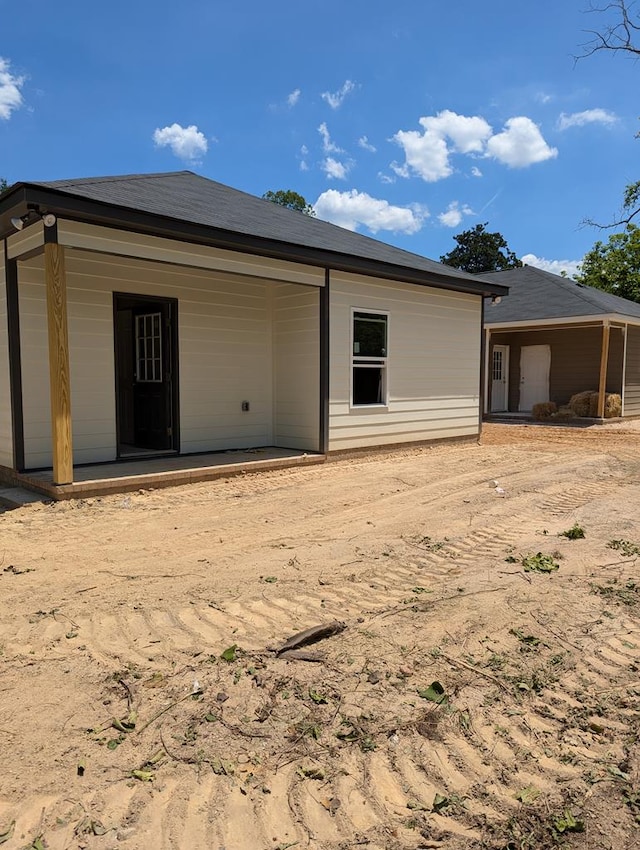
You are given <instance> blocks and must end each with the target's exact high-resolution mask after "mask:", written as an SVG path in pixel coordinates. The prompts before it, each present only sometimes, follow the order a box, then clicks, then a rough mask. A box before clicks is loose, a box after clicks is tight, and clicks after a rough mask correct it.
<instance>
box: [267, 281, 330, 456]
mask: <svg viewBox="0 0 640 850" xmlns="http://www.w3.org/2000/svg"><path fill="white" fill-rule="evenodd" d="M319 334H320V329H319V300H318V290H317V289H311V288H310V287H301V286H294V285H293V284H281V285H279V286H276V287H275V292H274V295H273V348H274V442H275V444H276V445H278V446H283V447H286V448H292V449H303V450H306V451H318V448H319V439H320V435H319V421H320V420H319V411H320V347H319Z"/></svg>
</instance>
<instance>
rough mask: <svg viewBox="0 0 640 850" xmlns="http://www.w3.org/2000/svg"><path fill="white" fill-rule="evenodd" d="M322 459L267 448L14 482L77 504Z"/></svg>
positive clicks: (28, 476)
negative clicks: (66, 480)
mask: <svg viewBox="0 0 640 850" xmlns="http://www.w3.org/2000/svg"><path fill="white" fill-rule="evenodd" d="M325 460H326V457H325V455H322V454H314V453H307V452H300V451H299V450H296V449H281V448H276V447H274V446H267V447H265V448H259V449H244V450H237V451H224V452H212V453H210V454H202V455H178V456H175V457H162V458H159V457H149V458H136V459H135V460H124V461H117V462H114V463H99V464H93V465H88V466H77V467H75V468H74V471H73V476H74V482H73V484H61V485H56V484H54V483H53V475H52V470H50V469H45V470H42V471H38V472H23V473H18V474H17V475H16V476H15V477H16V483H17V484H19V486H21V487H23V488H27V489H29V490H31V491H35V492H37V493H41V494H42V495H44V496H46V497H47V498H49V499H55V500H65V499H80V498H86V497H90V496H101V495H108V494H110V493H125V492H131V491H133V490H144V489H158V488H161V487H175V486H178V485H180V484H192V483H196V482H200V481H213V480H215V479H216V478H229V477H231V476H234V475H242V474H243V473H248V472H261V471H265V470H270V469H286V468H287V467H294V466H308V465H312V464H318V463H324V461H325Z"/></svg>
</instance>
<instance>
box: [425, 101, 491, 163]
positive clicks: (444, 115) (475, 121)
mask: <svg viewBox="0 0 640 850" xmlns="http://www.w3.org/2000/svg"><path fill="white" fill-rule="evenodd" d="M420 124H422V126H423V127H424V128H425V132H426V133H434V134H435V135H437V136H440V137H441V138H443V139H444V138H449V139H451V141H452V142H453V146H454V150H457V151H459V152H460V153H481V152H482V150H483V148H484V143H485V141H486V140H487V139H488V138H489V136H490V135H491V132H492V130H491V126H490V125H489V124H488V123H487V122H486V121H485V120H484V118H480V117H479V116H478V115H474V116H471V117H468V116H466V115H458V114H457V113H455V112H452V111H451V110H450V109H444V110H443V111H442V112H438V114H437V115H435V116H434V115H429V116H427V117H426V118H421V119H420Z"/></svg>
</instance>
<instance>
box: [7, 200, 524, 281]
mask: <svg viewBox="0 0 640 850" xmlns="http://www.w3.org/2000/svg"><path fill="white" fill-rule="evenodd" d="M9 201H11V203H8V202H9ZM28 204H35V205H37V206H38V207H39V208H40V209H41V210H42V211H43V212H45V211H46V212H52V213H54V214H56V215H59V216H61V217H63V218H64V217H67V218H71V219H76V220H80V221H86V222H90V223H92V224H100V225H103V226H107V227H117V228H121V229H127V230H133V231H137V232H141V233H147V234H151V235H157V236H164V237H167V238H172V239H181V240H183V241H187V242H194V243H197V244H207V245H213V246H215V247H218V248H226V249H229V250H235V251H244V252H246V253H250V254H256V255H260V256H265V257H272V258H274V259H284V260H289V261H293V262H300V263H305V264H307V265H315V266H320V267H322V268H330V269H334V270H336V271H345V272H352V273H356V274H365V275H375V276H377V277H383V278H387V279H390V280H400V281H403V282H406V283H415V284H419V285H421V286H434V287H438V288H443V289H450V290H453V291H456V292H464V293H467V294H472V295H482V296H502V295H507V294H508V292H509V289H508V287H506V286H503V285H500V284H496V283H494V282H493V281H480V280H479V279H476V278H473V279H470V276H468V275H465V274H462V275H461V276H460V277H457V276H450V275H446V274H438V273H437V272H430V271H423V270H421V269H415V268H411V267H408V266H400V265H395V264H392V263H385V262H381V261H379V260H374V259H367V258H364V257H356V256H353V255H351V254H341V253H339V252H334V251H327V250H324V249H320V248H311V247H306V246H303V245H296V244H295V243H290V242H281V241H279V240H276V239H267V238H264V237H259V236H253V235H250V234H245V233H239V232H237V231H231V230H224V229H222V228H216V227H210V226H207V225H202V224H196V223H192V222H187V221H184V220H183V219H176V218H171V217H169V216H161V215H158V214H156V213H148V212H144V211H141V210H135V209H132V208H131V207H126V206H118V205H115V204H110V203H107V202H104V201H95V200H91V199H89V198H82V197H80V196H78V195H75V194H71V193H67V192H64V191H62V190H59V189H50V188H43V187H41V186H34V185H33V184H29V183H16V184H15V185H14V186H13V187H12V188H11V190H9V192H7V193H6V195H5V197H3V198H2V202H0V238H6V236H8V235H10V234H11V233H13V232H14V231H13V228H12V227H11V225H10V222H9V219H10V218H11V216H14V215H21V214H23V213H25V212H26V211H27V208H28V207H27V205H28Z"/></svg>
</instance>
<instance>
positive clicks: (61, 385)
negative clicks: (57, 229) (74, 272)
mask: <svg viewBox="0 0 640 850" xmlns="http://www.w3.org/2000/svg"><path fill="white" fill-rule="evenodd" d="M44 274H45V282H46V287H47V324H48V328H49V387H50V392H51V445H52V449H53V483H54V484H71V483H73V446H72V438H71V386H70V380H69V334H68V331H67V278H66V274H65V267H64V248H63V247H62V245H58V244H57V243H55V242H47V243H45V246H44Z"/></svg>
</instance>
